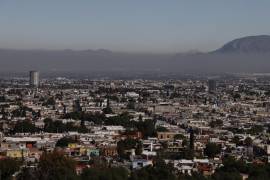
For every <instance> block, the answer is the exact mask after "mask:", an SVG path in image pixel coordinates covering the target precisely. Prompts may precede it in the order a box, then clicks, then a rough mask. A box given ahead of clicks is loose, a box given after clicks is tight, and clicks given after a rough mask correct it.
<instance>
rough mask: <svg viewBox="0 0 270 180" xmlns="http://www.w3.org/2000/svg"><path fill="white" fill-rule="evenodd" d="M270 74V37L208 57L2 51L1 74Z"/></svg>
mask: <svg viewBox="0 0 270 180" xmlns="http://www.w3.org/2000/svg"><path fill="white" fill-rule="evenodd" d="M32 69H35V70H39V71H42V72H68V73H78V72H79V73H80V72H84V73H90V72H91V73H92V72H128V73H132V72H176V73H178V72H182V73H194V72H207V73H212V72H213V73H218V72H269V71H270V36H268V35H260V36H247V37H243V38H239V39H235V40H233V41H230V42H228V43H226V44H225V45H224V46H222V47H221V48H219V49H217V50H215V51H212V52H207V53H200V52H188V53H178V54H150V53H149V54H147V53H143V54H140V53H119V52H112V51H109V50H106V49H99V50H83V51H74V50H70V49H66V50H12V49H0V72H28V71H29V70H32Z"/></svg>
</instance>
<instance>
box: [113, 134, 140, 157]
mask: <svg viewBox="0 0 270 180" xmlns="http://www.w3.org/2000/svg"><path fill="white" fill-rule="evenodd" d="M131 149H135V153H136V154H137V155H139V154H141V151H142V144H141V142H140V141H139V140H135V139H130V138H128V139H125V140H121V141H118V143H117V152H118V155H119V156H120V157H121V158H125V159H128V157H129V154H127V153H126V151H127V150H131Z"/></svg>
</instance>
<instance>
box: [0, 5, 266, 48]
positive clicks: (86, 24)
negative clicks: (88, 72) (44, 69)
mask: <svg viewBox="0 0 270 180" xmlns="http://www.w3.org/2000/svg"><path fill="white" fill-rule="evenodd" d="M269 8H270V1H269V0H0V48H16V49H99V48H104V49H110V50H113V51H128V52H162V53H163V52H183V51H188V50H200V51H209V50H213V49H216V48H218V47H220V46H221V45H222V44H224V43H225V42H227V41H229V40H232V39H234V38H237V37H242V36H246V35H260V34H270V23H269V17H270V11H269Z"/></svg>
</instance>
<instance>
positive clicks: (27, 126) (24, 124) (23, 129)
mask: <svg viewBox="0 0 270 180" xmlns="http://www.w3.org/2000/svg"><path fill="white" fill-rule="evenodd" d="M37 131H38V128H36V126H35V125H34V124H32V123H31V122H30V121H28V120H24V121H19V122H17V123H16V125H15V127H14V129H13V133H35V132H37Z"/></svg>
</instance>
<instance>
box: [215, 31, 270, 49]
mask: <svg viewBox="0 0 270 180" xmlns="http://www.w3.org/2000/svg"><path fill="white" fill-rule="evenodd" d="M213 53H270V36H268V35H259V36H247V37H243V38H239V39H235V40H233V41H230V42H228V43H227V44H225V45H224V46H223V47H221V48H220V49H217V50H216V51H214V52H213Z"/></svg>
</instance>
